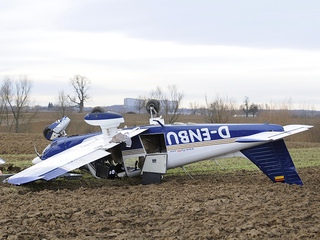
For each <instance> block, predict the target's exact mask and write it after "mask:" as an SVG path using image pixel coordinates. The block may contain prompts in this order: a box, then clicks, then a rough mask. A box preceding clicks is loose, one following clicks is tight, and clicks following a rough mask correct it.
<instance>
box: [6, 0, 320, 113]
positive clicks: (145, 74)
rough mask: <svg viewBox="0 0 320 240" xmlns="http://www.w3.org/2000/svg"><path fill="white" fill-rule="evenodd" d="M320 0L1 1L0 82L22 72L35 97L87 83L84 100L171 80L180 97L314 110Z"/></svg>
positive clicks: (106, 99)
mask: <svg viewBox="0 0 320 240" xmlns="http://www.w3.org/2000/svg"><path fill="white" fill-rule="evenodd" d="M319 12H320V1H319V0H308V1H303V0H243V1H242V0H223V1H221V0H217V1H216V0H207V1H205V0H180V1H178V0H100V1H99V0H69V1H68V0H55V1H52V0H50V1H46V0H39V1H36V0H34V1H30V0H20V1H18V0H10V1H6V0H0V41H1V42H0V43H1V44H0V80H2V79H3V78H4V77H5V76H13V77H15V78H17V79H18V78H19V76H27V77H28V78H29V79H30V80H31V81H32V82H33V88H32V92H31V99H32V101H33V102H34V104H40V105H47V104H48V103H49V102H53V103H56V102H57V99H58V92H59V91H62V90H64V92H65V93H72V89H71V86H70V84H69V79H70V78H72V77H73V76H74V75H75V74H80V75H82V76H85V77H87V78H88V79H90V81H91V85H90V92H89V94H90V95H91V100H90V101H89V102H88V103H87V104H86V105H87V106H96V105H103V106H106V105H114V104H123V99H124V98H126V97H132V98H136V97H138V96H140V95H144V96H149V94H150V92H151V91H152V90H155V89H156V88H157V87H158V86H159V87H161V88H162V89H163V90H164V91H166V90H167V87H168V86H169V85H176V86H177V88H178V90H179V92H182V93H183V94H184V99H183V105H184V106H185V107H188V106H189V103H190V102H192V103H194V102H197V103H199V104H203V103H204V99H205V96H207V97H208V98H209V99H211V98H212V99H213V98H214V97H215V96H217V95H219V96H221V97H228V98H230V99H233V100H234V101H235V102H237V103H238V104H239V105H240V104H242V103H243V100H244V98H245V96H248V97H249V99H250V102H252V103H257V104H263V103H267V104H282V103H284V102H285V103H288V102H289V103H291V104H292V105H294V107H295V108H308V109H311V108H312V109H317V110H320V94H319V91H320V89H319V82H320V81H319V80H320V14H319Z"/></svg>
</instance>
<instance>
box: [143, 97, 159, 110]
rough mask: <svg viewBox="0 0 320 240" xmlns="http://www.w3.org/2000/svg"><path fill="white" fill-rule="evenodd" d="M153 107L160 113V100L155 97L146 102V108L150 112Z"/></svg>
mask: <svg viewBox="0 0 320 240" xmlns="http://www.w3.org/2000/svg"><path fill="white" fill-rule="evenodd" d="M151 107H153V108H154V110H156V112H157V113H159V110H160V102H159V101H158V100H155V99H151V100H149V101H148V102H147V104H146V110H147V112H148V113H150V108H151Z"/></svg>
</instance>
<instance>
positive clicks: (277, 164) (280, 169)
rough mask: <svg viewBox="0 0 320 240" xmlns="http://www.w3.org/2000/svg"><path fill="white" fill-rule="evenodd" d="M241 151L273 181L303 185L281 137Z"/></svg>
mask: <svg viewBox="0 0 320 240" xmlns="http://www.w3.org/2000/svg"><path fill="white" fill-rule="evenodd" d="M241 152H242V153H243V154H244V155H245V156H246V157H247V158H248V159H250V160H251V161H252V162H253V163H254V164H255V165H256V166H257V167H258V168H260V169H261V171H262V172H264V173H265V174H266V175H267V176H268V177H269V178H270V179H271V180H272V181H273V182H283V183H289V184H298V185H303V183H302V181H301V179H300V177H299V175H298V173H297V171H296V168H295V166H294V164H293V161H292V159H291V156H290V154H289V152H288V149H287V147H286V145H285V143H284V141H283V140H282V139H281V140H278V141H275V142H268V143H265V144H263V145H260V146H256V147H253V148H248V149H245V150H241Z"/></svg>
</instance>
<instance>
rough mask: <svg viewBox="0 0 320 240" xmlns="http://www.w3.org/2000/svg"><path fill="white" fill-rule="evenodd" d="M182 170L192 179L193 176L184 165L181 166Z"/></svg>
mask: <svg viewBox="0 0 320 240" xmlns="http://www.w3.org/2000/svg"><path fill="white" fill-rule="evenodd" d="M181 168H182V170H183V171H184V172H185V173H186V174H187V175H188V176H189V177H190V178H191V179H193V180H194V178H193V177H192V176H191V174H190V173H189V172H188V171H187V170H186V169H185V167H184V166H181Z"/></svg>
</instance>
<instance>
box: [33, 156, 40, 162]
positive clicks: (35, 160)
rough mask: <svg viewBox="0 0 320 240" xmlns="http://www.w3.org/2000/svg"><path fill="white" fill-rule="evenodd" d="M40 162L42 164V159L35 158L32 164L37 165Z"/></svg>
mask: <svg viewBox="0 0 320 240" xmlns="http://www.w3.org/2000/svg"><path fill="white" fill-rule="evenodd" d="M39 162H41V159H40V158H39V157H35V158H34V159H33V160H32V163H33V164H37V163H39Z"/></svg>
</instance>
